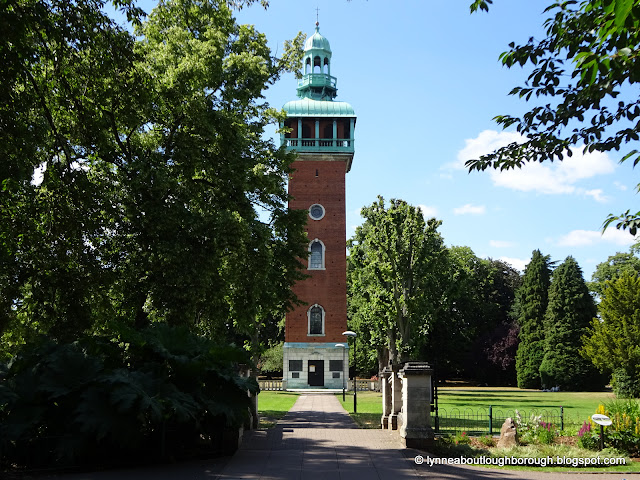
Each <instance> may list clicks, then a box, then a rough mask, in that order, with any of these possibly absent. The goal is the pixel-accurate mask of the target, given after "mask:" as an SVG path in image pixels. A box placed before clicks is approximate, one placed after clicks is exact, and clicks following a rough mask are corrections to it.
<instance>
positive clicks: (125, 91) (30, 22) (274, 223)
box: [0, 0, 304, 348]
mask: <svg viewBox="0 0 640 480" xmlns="http://www.w3.org/2000/svg"><path fill="white" fill-rule="evenodd" d="M241 3H247V2H241ZM116 5H118V6H121V7H122V8H124V9H125V10H126V11H127V12H128V14H129V18H130V19H131V20H132V22H133V24H134V25H135V27H136V30H135V36H134V35H132V34H130V33H129V32H128V31H127V30H125V29H123V28H121V27H119V26H118V25H116V24H115V23H114V22H113V21H112V20H111V19H110V18H109V17H108V16H107V15H106V14H105V13H104V12H103V11H102V7H103V2H102V1H100V0H73V1H67V0H65V1H61V0H48V1H39V0H21V1H18V2H12V3H11V4H9V5H8V6H6V8H4V9H3V10H2V13H1V15H2V16H1V17H0V24H1V25H2V27H3V28H5V27H6V30H5V31H6V32H7V36H8V38H9V40H10V41H9V42H3V44H2V46H0V58H2V60H3V70H2V73H1V75H2V77H1V79H2V82H1V84H2V85H1V86H0V88H2V99H3V100H2V102H0V118H1V119H2V122H3V123H2V125H3V127H2V129H0V131H1V132H2V133H1V134H0V135H1V137H0V140H1V141H0V153H1V154H2V155H3V158H4V159H5V160H4V161H3V166H2V167H1V168H2V170H1V171H0V172H1V173H2V178H1V180H2V182H1V185H2V187H1V190H0V215H1V216H2V218H1V221H0V242H1V246H2V248H0V255H1V256H2V257H1V258H0V260H2V270H0V282H2V283H1V284H0V292H2V293H1V297H0V308H1V309H2V310H1V311H0V329H1V330H0V333H2V332H4V336H3V343H4V345H5V346H6V345H9V347H8V348H12V347H11V345H15V344H17V343H21V342H24V341H26V340H27V339H28V337H29V336H30V335H34V334H35V333H36V332H40V333H47V334H49V335H50V336H51V337H52V338H55V339H59V340H63V341H67V340H73V339H75V338H78V337H79V336H82V335H85V334H87V333H89V332H92V331H96V330H101V329H103V328H105V327H106V325H107V324H108V323H110V322H114V321H119V322H124V323H127V324H131V325H135V326H136V327H137V328H143V327H145V326H146V325H148V324H150V323H152V322H157V321H162V322H167V323H169V324H172V325H187V326H188V327H189V328H190V329H191V330H192V331H194V332H199V333H203V334H207V335H209V336H211V337H212V338H213V337H216V338H224V337H228V336H229V335H234V334H235V332H236V331H239V332H241V333H242V334H243V335H248V336H250V335H253V334H254V333H255V332H256V330H259V329H260V326H261V325H263V324H264V323H265V322H268V321H270V318H272V317H271V315H272V314H276V313H281V312H282V311H283V310H284V309H286V308H287V306H288V305H289V304H290V303H291V302H292V301H293V300H294V299H293V298H292V296H291V295H292V294H291V291H290V288H289V287H290V286H291V284H292V283H293V282H295V280H296V279H298V278H299V276H300V273H299V271H298V267H299V262H298V260H297V258H298V257H300V256H302V254H303V253H304V234H303V224H304V214H302V213H301V212H293V211H290V210H288V209H287V207H286V203H287V200H288V196H287V193H286V185H285V182H286V178H287V175H288V173H289V172H290V164H291V162H292V161H293V156H292V155H290V154H288V153H286V152H285V151H284V149H282V148H277V147H276V146H275V144H274V143H273V142H272V141H271V140H268V139H264V138H263V136H262V133H263V131H264V128H265V126H266V125H267V124H268V123H272V122H278V121H279V120H280V119H281V118H280V114H278V113H277V112H276V111H274V110H273V109H271V108H270V107H269V105H268V104H267V103H266V102H265V101H264V98H263V94H264V91H265V89H266V88H267V87H268V86H269V85H271V84H273V82H275V81H276V80H277V79H278V78H279V76H280V75H281V74H282V73H283V72H284V71H287V70H294V69H295V68H297V63H296V59H297V53H296V52H298V51H299V47H300V43H301V41H302V36H298V37H297V38H296V39H295V41H294V42H293V43H291V44H290V47H291V48H289V49H288V50H287V51H286V52H285V53H284V55H283V56H282V58H276V57H275V56H273V55H272V54H271V52H270V50H269V48H268V47H267V40H266V38H265V37H264V35H262V34H260V33H259V32H257V31H256V30H255V28H254V27H253V26H248V25H239V24H238V23H237V22H236V21H235V19H234V17H233V12H232V11H231V10H230V8H229V7H228V6H227V3H226V2H224V1H222V0H206V1H192V0H175V1H168V2H161V3H160V4H158V6H157V7H156V8H155V9H154V11H153V12H152V13H151V14H150V15H149V17H148V18H147V19H146V20H145V21H142V20H141V19H142V15H141V13H140V11H138V10H137V9H135V8H133V7H132V6H131V5H130V4H129V3H128V2H126V1H117V2H116ZM37 168H40V169H41V170H44V175H43V178H42V180H41V181H33V179H32V177H33V175H34V171H35V170H36V169H37ZM45 169H46V170H45ZM259 211H264V212H266V214H265V215H263V216H260V215H259V214H258V212H259ZM264 218H267V220H264ZM258 343H259V342H253V345H257V344H258Z"/></svg>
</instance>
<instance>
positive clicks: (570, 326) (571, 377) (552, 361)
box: [540, 256, 603, 390]
mask: <svg viewBox="0 0 640 480" xmlns="http://www.w3.org/2000/svg"><path fill="white" fill-rule="evenodd" d="M596 313H597V310H596V305H595V302H594V301H593V297H591V295H590V294H589V289H588V288H587V285H586V283H585V281H584V279H583V278H582V270H581V269H580V266H579V265H578V262H576V261H575V259H574V258H573V257H571V256H569V257H567V259H566V260H565V261H564V262H563V263H562V264H561V265H560V266H559V267H558V268H557V269H556V270H555V272H554V273H553V281H552V282H551V286H550V288H549V305H548V307H547V312H546V315H545V318H544V326H545V331H546V341H545V351H544V358H543V360H542V364H541V365H540V378H541V381H542V386H543V387H546V388H550V387H553V386H559V387H560V388H561V389H562V390H589V389H593V388H599V387H602V386H603V385H602V383H601V376H600V375H599V374H598V373H597V371H596V369H595V367H594V366H593V365H592V364H591V362H590V361H589V360H587V359H585V358H584V357H582V356H581V355H580V353H579V351H580V348H581V346H582V341H581V337H582V336H583V335H584V334H585V333H587V331H588V329H589V326H590V325H591V321H592V320H593V318H594V317H595V316H596Z"/></svg>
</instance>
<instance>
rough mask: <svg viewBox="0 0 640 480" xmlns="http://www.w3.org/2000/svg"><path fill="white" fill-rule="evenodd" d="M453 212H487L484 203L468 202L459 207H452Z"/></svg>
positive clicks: (458, 213) (460, 213)
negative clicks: (473, 203)
mask: <svg viewBox="0 0 640 480" xmlns="http://www.w3.org/2000/svg"><path fill="white" fill-rule="evenodd" d="M453 213H454V214H455V215H466V214H469V215H484V214H485V213H487V209H486V208H485V206H484V205H472V204H470V203H467V204H466V205H463V206H461V207H457V208H454V209H453Z"/></svg>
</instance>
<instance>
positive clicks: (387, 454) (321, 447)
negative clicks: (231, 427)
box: [220, 394, 640, 480]
mask: <svg viewBox="0 0 640 480" xmlns="http://www.w3.org/2000/svg"><path fill="white" fill-rule="evenodd" d="M416 455H423V456H424V457H426V458H428V455H427V454H425V453H424V452H419V451H415V450H410V449H405V448H404V447H403V446H402V444H401V442H400V438H399V435H398V433H397V432H389V431H385V430H366V429H358V428H357V427H356V425H355V424H354V423H353V421H352V420H351V417H349V415H348V414H347V412H346V411H345V410H344V409H343V408H342V406H341V405H340V403H339V402H338V400H337V398H336V397H335V395H327V394H311V395H301V396H300V397H298V400H297V402H296V403H295V405H294V406H293V408H292V409H291V410H290V411H289V413H288V414H287V416H286V417H285V418H284V419H283V420H281V421H279V422H278V424H277V425H276V427H275V428H273V429H270V430H265V431H257V432H251V433H250V434H249V436H248V437H247V438H245V441H244V442H243V445H242V447H241V449H240V450H239V451H238V453H236V455H234V456H233V457H232V459H231V460H230V462H229V463H228V464H227V466H226V468H225V469H224V470H223V471H222V475H221V476H220V480H234V479H253V480H258V479H259V480H271V479H279V480H315V479H319V480H320V479H341V480H347V479H348V480H360V479H362V480H365V479H366V480H387V479H389V480H396V479H398V480H403V479H419V478H423V477H424V478H433V479H444V480H463V479H464V480H488V479H504V480H511V479H525V480H557V479H562V480H623V479H628V480H631V479H632V478H635V479H640V475H636V474H632V475H629V474H601V473H598V474H566V473H564V474H561V473H557V474H556V473H539V472H535V471H531V472H516V471H505V470H494V469H486V468H477V467H476V468H474V467H455V466H447V465H434V466H431V467H430V466H428V462H425V463H423V464H422V465H416V463H415V457H416Z"/></svg>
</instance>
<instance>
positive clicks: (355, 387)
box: [342, 330, 358, 413]
mask: <svg viewBox="0 0 640 480" xmlns="http://www.w3.org/2000/svg"><path fill="white" fill-rule="evenodd" d="M342 334H343V335H344V336H346V337H347V342H349V337H353V413H358V381H357V380H356V378H357V376H358V362H357V360H356V358H357V357H356V353H357V352H358V350H357V347H356V337H357V334H356V332H352V331H351V330H347V331H346V332H342Z"/></svg>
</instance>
